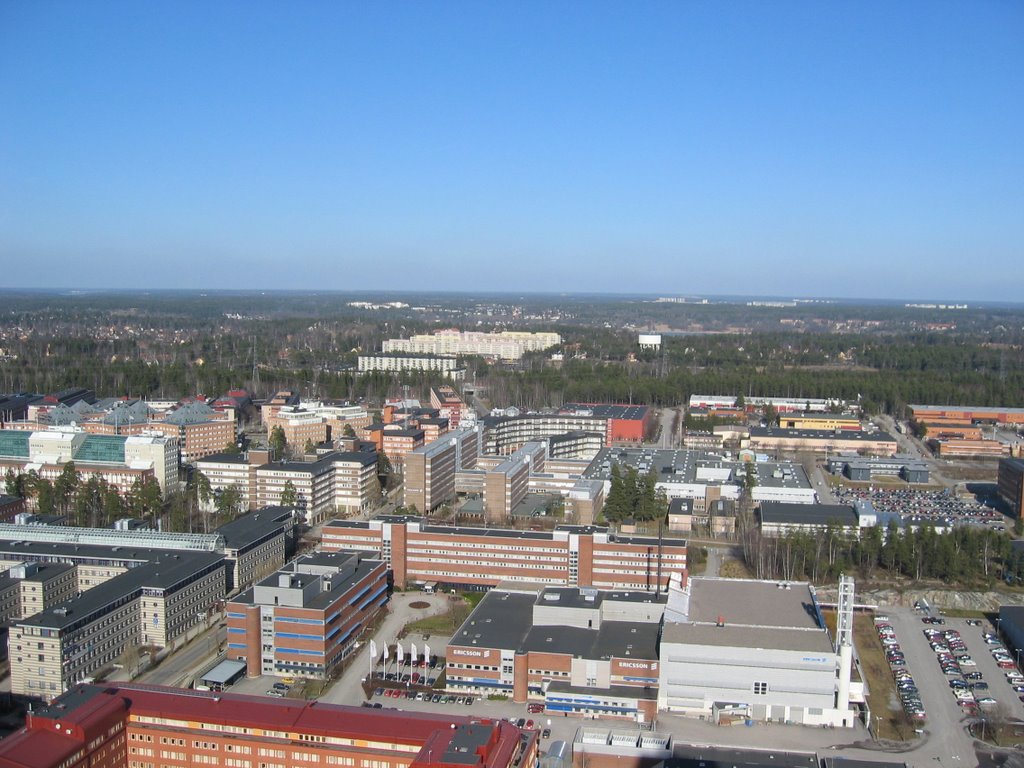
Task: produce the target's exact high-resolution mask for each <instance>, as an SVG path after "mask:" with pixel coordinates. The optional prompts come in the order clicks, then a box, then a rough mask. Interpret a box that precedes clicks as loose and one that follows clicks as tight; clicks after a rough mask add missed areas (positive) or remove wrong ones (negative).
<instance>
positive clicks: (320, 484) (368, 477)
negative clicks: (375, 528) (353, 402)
mask: <svg viewBox="0 0 1024 768" xmlns="http://www.w3.org/2000/svg"><path fill="white" fill-rule="evenodd" d="M269 459H270V455H269V453H268V452H267V451H249V453H248V454H245V455H241V454H240V455H233V454H217V455H214V456H207V457H206V458H204V459H200V460H199V461H197V462H196V465H195V467H196V469H197V470H199V471H200V472H202V473H203V475H205V476H206V478H207V479H208V480H209V481H210V488H211V489H212V490H213V491H214V492H215V493H216V492H223V491H224V490H225V489H227V488H229V487H234V488H235V489H237V491H238V493H239V496H240V498H241V500H242V504H243V505H247V506H248V507H249V508H250V509H256V508H260V507H269V506H278V505H280V503H281V497H282V494H284V492H285V489H286V488H287V487H288V485H289V483H290V484H291V487H292V488H294V489H295V495H296V504H295V506H296V507H297V508H298V509H299V510H301V512H302V514H303V515H305V516H306V518H307V522H310V523H311V524H316V523H318V522H320V521H321V520H323V519H324V518H325V517H327V516H329V515H334V514H352V513H355V512H359V511H362V510H364V509H366V508H367V507H368V506H369V505H370V504H371V503H372V501H373V500H374V499H375V498H376V497H377V496H378V495H379V493H380V483H379V481H378V480H377V454H376V453H375V452H373V451H328V452H326V453H321V454H319V455H318V456H317V457H316V458H315V459H314V460H312V461H278V462H271V461H270V460H269Z"/></svg>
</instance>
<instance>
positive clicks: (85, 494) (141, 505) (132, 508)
mask: <svg viewBox="0 0 1024 768" xmlns="http://www.w3.org/2000/svg"><path fill="white" fill-rule="evenodd" d="M3 487H4V492H5V493H7V494H9V495H11V496H21V497H24V498H26V499H28V500H29V501H30V502H31V503H32V505H33V508H34V509H35V511H36V512H37V513H39V514H41V515H59V516H63V517H65V518H66V519H67V521H68V525H75V526H82V527H87V528H109V527H110V526H112V525H113V524H114V523H115V522H116V521H117V520H120V519H122V518H126V517H129V518H133V519H136V520H143V521H145V522H146V524H147V525H149V527H151V528H158V527H159V528H161V529H162V530H166V531H176V532H178V533H200V532H201V533H209V532H210V531H212V530H213V529H215V528H217V527H218V526H220V525H222V524H224V523H226V522H228V521H230V520H233V519H234V518H235V517H237V516H238V515H239V514H242V513H243V512H244V511H245V509H244V507H243V505H242V497H241V493H240V492H239V491H238V489H237V488H236V487H235V486H229V487H228V488H226V489H224V490H223V491H214V490H213V489H211V487H210V482H209V480H208V479H207V478H206V477H205V476H204V475H203V474H202V473H201V472H193V473H191V475H190V477H189V479H188V480H187V481H186V482H185V483H184V485H183V486H182V487H179V488H177V489H174V490H171V491H169V492H168V493H166V494H164V493H162V492H161V489H160V486H159V484H158V483H157V482H156V480H154V479H153V478H147V479H145V480H142V479H137V480H136V481H135V482H134V483H132V485H131V487H130V488H128V489H127V491H126V492H124V493H120V492H119V491H118V489H117V488H116V487H115V486H113V485H110V484H109V483H107V481H106V480H104V479H103V478H98V477H93V476H88V477H83V476H81V475H79V474H78V472H77V470H76V469H75V463H74V462H73V461H69V462H67V463H66V464H65V465H64V467H63V469H62V470H61V473H60V475H58V476H57V478H56V480H54V481H53V482H51V481H50V480H47V479H46V478H42V477H40V476H39V475H38V473H36V472H35V470H31V471H29V472H25V473H19V474H15V473H14V472H13V471H12V470H8V471H7V474H6V475H5V477H4V486H3ZM293 491H294V489H293Z"/></svg>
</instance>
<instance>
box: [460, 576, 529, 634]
mask: <svg viewBox="0 0 1024 768" xmlns="http://www.w3.org/2000/svg"><path fill="white" fill-rule="evenodd" d="M536 598H537V596H536V594H534V593H532V592H531V593H527V594H520V593H514V592H500V591H498V590H494V589H492V590H491V591H490V592H488V593H487V594H486V595H485V596H484V599H483V600H481V601H480V604H479V605H477V607H476V608H475V609H474V610H473V612H472V613H471V614H470V615H469V616H468V617H467V618H466V620H465V621H464V622H463V623H462V626H461V627H459V628H458V630H456V632H455V634H453V635H452V639H451V641H450V643H451V645H459V646H467V647H472V646H479V647H481V648H505V649H513V648H519V647H520V646H521V645H522V644H523V640H525V639H526V636H527V634H528V633H529V631H530V629H531V627H532V626H533V603H534V601H535V600H536Z"/></svg>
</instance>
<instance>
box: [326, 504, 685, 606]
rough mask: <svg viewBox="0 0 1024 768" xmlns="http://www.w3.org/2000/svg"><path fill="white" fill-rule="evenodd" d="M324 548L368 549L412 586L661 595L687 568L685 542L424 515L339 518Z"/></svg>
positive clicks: (590, 528)
mask: <svg viewBox="0 0 1024 768" xmlns="http://www.w3.org/2000/svg"><path fill="white" fill-rule="evenodd" d="M322 547H323V550H324V551H327V552H332V551H337V550H343V549H344V550H363V551H368V552H373V553H374V554H377V555H379V556H380V557H381V559H383V560H384V561H385V562H386V563H387V564H388V567H389V568H391V570H392V572H393V573H394V580H395V586H396V587H399V588H400V589H405V588H407V587H411V586H414V585H417V584H419V585H422V584H426V583H429V582H433V583H437V584H438V586H440V587H443V588H456V589H469V590H487V589H490V588H491V587H494V586H497V585H498V584H500V583H501V582H504V581H509V582H520V583H522V582H528V583H536V584H544V585H549V586H573V587H575V586H579V587H595V588H597V589H629V590H644V591H653V590H656V589H657V587H658V585H659V584H661V585H662V586H663V587H664V585H665V584H667V582H668V578H669V576H670V575H671V574H672V573H679V574H683V573H685V571H686V542H685V541H683V540H682V539H674V538H663V539H658V538H657V537H648V536H627V535H621V534H614V533H611V532H610V531H609V530H608V529H607V528H597V527H593V526H572V525H561V526H558V527H556V528H555V530H554V531H550V532H545V531H518V530H510V529H503V528H470V527H452V526H441V525H428V524H426V523H425V522H424V520H423V519H422V518H418V517H401V516H383V517H377V518H375V519H373V520H366V521H357V520H333V521H331V522H329V523H327V524H326V525H324V527H323V533H322Z"/></svg>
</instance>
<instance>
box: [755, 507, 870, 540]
mask: <svg viewBox="0 0 1024 768" xmlns="http://www.w3.org/2000/svg"><path fill="white" fill-rule="evenodd" d="M869 509H870V508H869ZM872 511H873V510H872ZM757 518H758V524H759V526H760V529H761V534H762V535H763V536H771V537H777V536H785V535H786V534H788V533H807V534H817V533H821V532H822V531H825V530H827V529H829V528H836V529H840V530H842V531H844V532H846V533H849V534H851V535H854V536H857V535H859V534H860V529H861V527H862V526H863V527H869V526H871V525H874V524H875V522H877V520H876V517H875V515H874V514H869V515H866V516H864V518H863V520H862V518H861V516H860V515H858V513H857V508H856V507H854V506H853V505H850V504H788V503H786V502H779V501H763V502H761V505H760V507H758V512H757Z"/></svg>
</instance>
